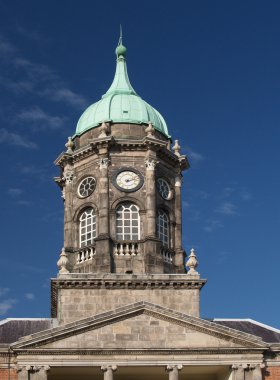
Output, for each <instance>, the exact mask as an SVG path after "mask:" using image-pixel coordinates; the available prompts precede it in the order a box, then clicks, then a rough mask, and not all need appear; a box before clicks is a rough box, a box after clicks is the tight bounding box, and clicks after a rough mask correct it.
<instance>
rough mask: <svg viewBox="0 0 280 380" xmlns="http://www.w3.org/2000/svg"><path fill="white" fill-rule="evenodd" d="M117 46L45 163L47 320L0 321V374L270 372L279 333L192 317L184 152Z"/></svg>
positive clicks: (222, 378) (238, 377)
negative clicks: (91, 95) (105, 79)
mask: <svg viewBox="0 0 280 380" xmlns="http://www.w3.org/2000/svg"><path fill="white" fill-rule="evenodd" d="M116 54H117V68H116V74H115V78H114V80H113V83H112V85H111V87H110V88H109V90H108V91H107V92H106V94H105V95H104V96H103V97H102V99H101V100H100V101H99V102H97V103H94V104H93V105H91V106H90V107H89V108H88V109H87V110H86V111H85V112H84V113H83V115H82V116H81V118H80V120H79V122H78V125H77V129H76V133H75V135H74V136H73V137H72V138H69V139H68V142H67V143H66V148H67V149H66V152H63V153H62V154H61V155H60V156H59V157H58V159H57V160H56V164H57V165H58V166H59V167H60V169H61V173H60V176H59V177H57V178H56V179H55V180H56V182H57V183H58V185H59V186H60V187H61V189H62V196H63V199H64V207H65V212H64V215H65V222H64V225H65V228H64V247H63V249H62V252H61V255H60V258H59V260H58V267H59V274H58V276H57V278H54V279H52V318H49V319H46V320H40V321H38V320H35V321H34V320H28V319H24V320H22V321H16V320H13V319H11V320H6V321H4V323H2V322H1V323H0V338H1V332H2V341H3V343H4V345H3V344H2V345H1V346H0V377H1V375H2V374H3V375H4V378H9V379H12V378H13V379H18V380H61V379H69V380H74V379H80V378H82V379H84V380H90V379H99V380H101V379H103V380H113V379H114V378H115V379H116V380H125V379H130V378H133V379H135V380H143V379H144V378H145V379H146V378H151V377H153V379H155V380H156V379H162V378H166V379H167V378H169V380H179V379H181V380H186V379H190V378H195V379H197V380H206V379H207V380H209V379H212V380H262V379H264V378H270V377H267V372H265V371H264V368H265V367H266V365H267V363H268V365H269V366H271V367H268V368H271V369H272V374H273V373H275V374H276V376H277V370H278V369H277V368H278V367H279V341H280V333H279V331H278V332H277V330H275V329H271V328H269V326H265V325H262V324H259V323H258V322H254V321H251V320H230V321H227V320H221V319H218V320H216V319H214V320H205V319H202V318H200V316H199V301H200V289H201V288H202V286H203V285H204V283H205V282H206V280H203V279H201V278H200V276H199V274H198V272H197V271H196V267H197V264H198V263H197V259H196V255H195V252H194V250H191V253H190V256H189V258H188V261H187V266H188V268H189V271H188V272H187V271H186V270H185V268H184V263H183V261H184V260H183V257H184V250H183V247H182V233H181V182H182V181H181V179H182V171H183V170H184V169H187V168H188V161H187V159H186V158H185V157H184V156H182V155H181V154H180V147H179V143H178V141H176V140H175V144H174V146H173V149H172V150H171V148H170V145H171V138H170V136H169V133H168V130H167V126H166V123H165V121H164V119H163V117H162V116H161V115H160V114H159V113H158V111H156V110H155V109H154V108H153V107H151V106H150V105H148V104H147V103H146V102H144V101H143V100H142V99H141V98H140V97H139V96H138V95H137V94H136V92H135V91H134V89H133V88H132V86H131V84H130V82H129V79H128V75H127V70H126V61H125V57H126V49H125V47H124V46H123V45H122V43H121V41H120V44H119V45H118V47H117V50H116ZM24 335H25V336H24ZM0 340H1V339H0ZM1 343H2V342H1ZM7 343H8V344H7ZM271 343H272V344H271ZM277 366H278V367H277ZM275 369H276V370H275ZM268 376H270V373H269V372H268ZM2 377H3V376H2ZM2 377H1V378H2Z"/></svg>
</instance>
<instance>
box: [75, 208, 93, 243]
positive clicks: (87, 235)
mask: <svg viewBox="0 0 280 380" xmlns="http://www.w3.org/2000/svg"><path fill="white" fill-rule="evenodd" d="M79 233H80V247H86V246H87V245H91V244H93V242H94V238H96V214H95V211H94V209H93V208H92V207H88V208H86V209H85V210H84V211H83V212H82V214H81V216H80V226H79Z"/></svg>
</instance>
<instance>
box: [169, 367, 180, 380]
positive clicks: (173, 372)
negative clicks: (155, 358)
mask: <svg viewBox="0 0 280 380" xmlns="http://www.w3.org/2000/svg"><path fill="white" fill-rule="evenodd" d="M182 368H183V366H182V365H181V364H179V365H167V366H166V372H168V373H169V380H179V371H180V370H181V369H182Z"/></svg>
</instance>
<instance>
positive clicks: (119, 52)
mask: <svg viewBox="0 0 280 380" xmlns="http://www.w3.org/2000/svg"><path fill="white" fill-rule="evenodd" d="M122 39H123V34H122V26H121V25H120V38H119V43H118V46H117V48H116V54H117V57H118V58H119V57H123V58H124V57H125V55H126V47H125V46H123V44H122Z"/></svg>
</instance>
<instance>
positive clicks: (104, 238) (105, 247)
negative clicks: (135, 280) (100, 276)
mask: <svg viewBox="0 0 280 380" xmlns="http://www.w3.org/2000/svg"><path fill="white" fill-rule="evenodd" d="M109 163H110V160H109V158H107V157H104V158H101V159H100V160H99V161H98V165H99V170H100V177H99V180H98V181H99V186H98V190H99V203H98V212H99V216H98V236H97V238H96V239H95V242H96V255H97V257H98V262H99V264H98V266H96V267H95V269H94V270H95V271H96V272H97V273H98V272H99V273H110V272H112V271H113V265H114V263H113V256H112V252H111V247H110V241H111V240H110V236H109V180H108V166H109Z"/></svg>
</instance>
